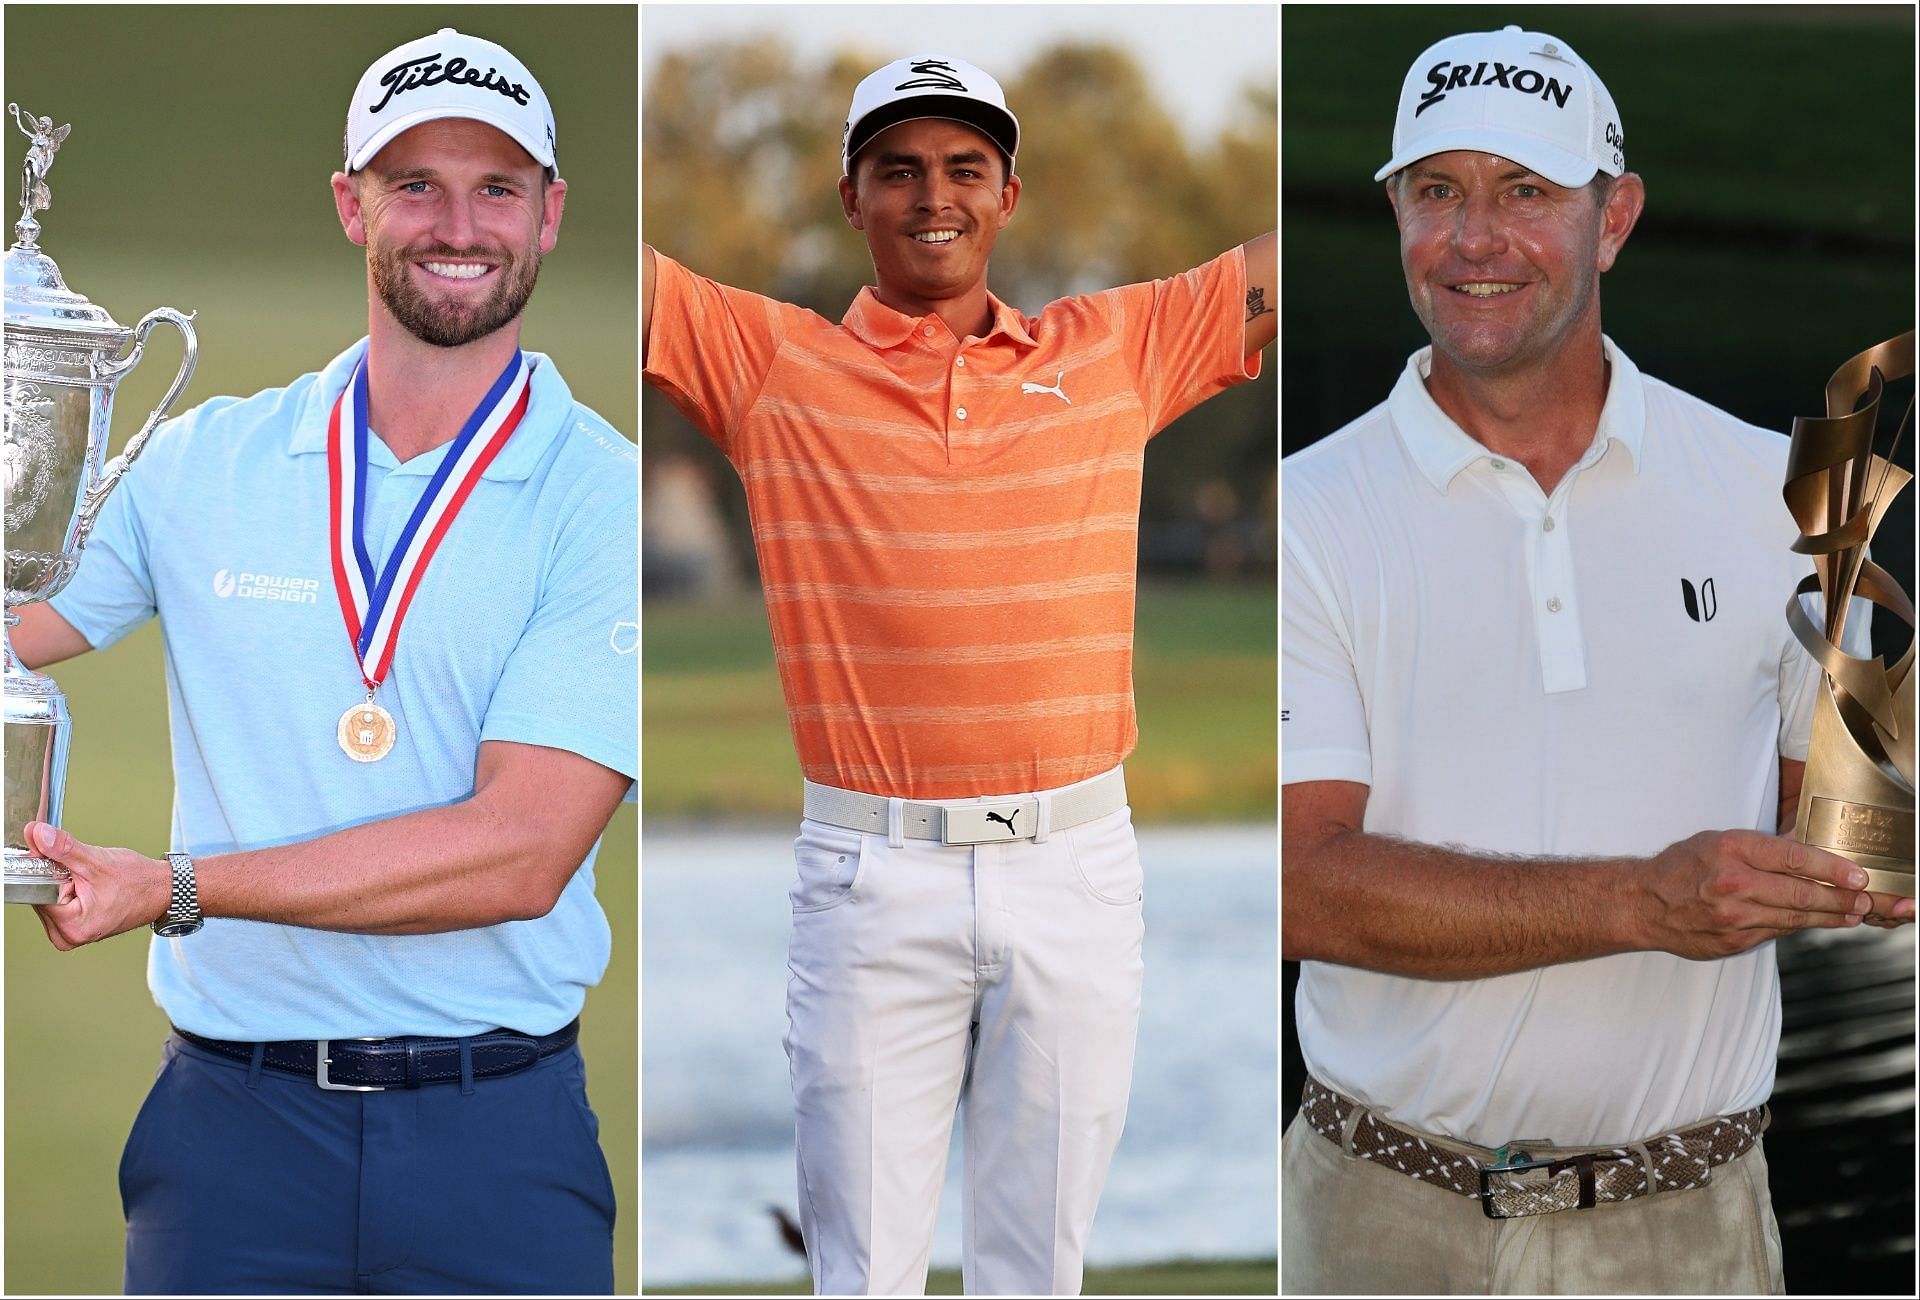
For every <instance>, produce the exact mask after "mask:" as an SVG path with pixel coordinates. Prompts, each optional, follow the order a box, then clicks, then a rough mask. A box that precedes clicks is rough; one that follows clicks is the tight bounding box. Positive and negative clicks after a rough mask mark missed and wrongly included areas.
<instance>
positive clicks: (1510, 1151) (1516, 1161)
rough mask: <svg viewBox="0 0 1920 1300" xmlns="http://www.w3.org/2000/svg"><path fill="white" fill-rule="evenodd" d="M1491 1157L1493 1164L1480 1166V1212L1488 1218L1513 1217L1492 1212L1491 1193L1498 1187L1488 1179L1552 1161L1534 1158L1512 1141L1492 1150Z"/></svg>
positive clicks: (1540, 1166)
mask: <svg viewBox="0 0 1920 1300" xmlns="http://www.w3.org/2000/svg"><path fill="white" fill-rule="evenodd" d="M1493 1159H1494V1163H1493V1164H1490V1165H1481V1166H1480V1212H1481V1213H1483V1214H1485V1215H1486V1216H1487V1217H1488V1218H1489V1219H1511V1218H1513V1217H1514V1216H1513V1215H1511V1214H1496V1213H1494V1209H1493V1194H1494V1192H1495V1191H1496V1190H1498V1189H1497V1188H1495V1187H1494V1186H1493V1184H1492V1182H1491V1181H1490V1180H1491V1179H1492V1177H1493V1175H1495V1174H1519V1173H1525V1172H1526V1171H1527V1170H1529V1169H1546V1168H1548V1167H1549V1166H1551V1165H1552V1164H1553V1163H1554V1162H1553V1161H1551V1160H1535V1159H1534V1158H1533V1157H1532V1156H1531V1155H1529V1154H1528V1153H1527V1152H1525V1151H1523V1150H1519V1149H1517V1148H1516V1147H1515V1146H1514V1144H1512V1143H1508V1144H1507V1145H1506V1146H1503V1147H1501V1148H1500V1149H1499V1150H1498V1151H1496V1152H1494V1153H1493Z"/></svg>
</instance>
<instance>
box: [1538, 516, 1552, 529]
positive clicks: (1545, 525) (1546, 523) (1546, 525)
mask: <svg viewBox="0 0 1920 1300" xmlns="http://www.w3.org/2000/svg"><path fill="white" fill-rule="evenodd" d="M1540 531H1541V532H1543V533H1550V532H1552V531H1553V516H1552V515H1548V516H1547V517H1546V518H1545V519H1542V520H1541V521H1540Z"/></svg>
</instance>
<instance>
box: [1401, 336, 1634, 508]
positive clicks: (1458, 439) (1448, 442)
mask: <svg viewBox="0 0 1920 1300" xmlns="http://www.w3.org/2000/svg"><path fill="white" fill-rule="evenodd" d="M1600 345H1601V347H1602V348H1603V349H1604V350H1605V352H1606V357H1607V361H1608V362H1609V363H1610V365H1611V377H1610V379H1609V381H1608V384H1607V400H1606V402H1605V404H1604V405H1602V406H1601V408H1600V422H1599V424H1598V425H1597V426H1596V427H1595V429H1594V434H1593V442H1592V444H1591V445H1590V446H1589V447H1588V448H1587V452H1586V454H1585V455H1584V456H1582V457H1581V458H1580V462H1579V463H1580V465H1582V466H1585V465H1591V464H1592V463H1593V462H1595V461H1596V460H1598V459H1600V457H1601V456H1602V455H1604V454H1605V453H1606V449H1607V444H1608V443H1609V442H1618V443H1619V444H1620V445H1621V446H1622V447H1624V448H1625V449H1626V452H1627V456H1628V457H1629V459H1630V460H1631V462H1632V465H1633V472H1634V473H1636V474H1637V473H1639V472H1640V444H1641V441H1642V438H1643V436H1644V435H1645V433H1646V427H1647V399H1646V393H1645V391H1644V390H1643V389H1642V388H1641V382H1640V370H1639V368H1638V367H1637V366H1635V365H1634V364H1633V362H1632V361H1630V360H1628V359H1627V354H1626V353H1624V352H1622V351H1621V350H1620V349H1619V348H1617V347H1615V346H1614V343H1613V340H1612V339H1610V338H1607V337H1606V336H1605V335H1602V336H1601V338H1600ZM1432 370H1433V349H1432V348H1431V347H1424V348H1421V349H1420V350H1419V351H1418V352H1416V353H1414V354H1413V355H1412V356H1411V357H1408V358H1407V368H1406V369H1405V370H1404V371H1402V372H1401V374H1400V379H1399V382H1398V383H1396V384H1394V386H1393V392H1392V394H1391V395H1389V396H1388V398H1387V411H1388V414H1389V415H1391V416H1392V418H1393V427H1394V429H1395V430H1396V431H1397V432H1398V433H1399V435H1400V441H1401V443H1402V444H1403V445H1404V446H1405V447H1406V449H1407V454H1408V455H1409V456H1411V457H1412V458H1413V463H1414V464H1415V465H1418V466H1419V467H1420V472H1421V473H1422V474H1423V475H1425V476H1426V479H1427V481H1428V482H1430V483H1432V484H1433V486H1434V487H1435V488H1436V489H1438V490H1439V491H1441V492H1445V491H1446V490H1447V486H1448V484H1450V483H1452V482H1453V478H1454V475H1456V474H1458V473H1459V472H1460V471H1461V470H1463V469H1465V468H1466V467H1467V466H1469V465H1471V464H1473V462H1474V461H1476V460H1481V459H1492V457H1493V453H1492V452H1491V451H1489V450H1488V449H1487V447H1486V444H1484V443H1482V442H1479V441H1477V440H1476V439H1474V438H1473V437H1472V436H1471V435H1470V434H1468V433H1467V432H1466V430H1464V429H1462V428H1461V427H1460V426H1459V425H1457V424H1455V423H1454V422H1453V417H1451V416H1449V415H1448V414H1447V413H1446V412H1445V411H1443V410H1441V409H1440V404H1439V403H1438V402H1435V401H1434V400H1433V394H1431V393H1429V392H1428V391H1427V384H1426V379H1427V376H1428V375H1429V374H1430V373H1432Z"/></svg>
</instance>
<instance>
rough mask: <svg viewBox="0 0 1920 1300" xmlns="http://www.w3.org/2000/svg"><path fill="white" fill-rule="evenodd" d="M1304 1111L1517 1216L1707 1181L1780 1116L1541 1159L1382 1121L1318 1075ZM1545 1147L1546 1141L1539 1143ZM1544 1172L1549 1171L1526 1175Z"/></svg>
mask: <svg viewBox="0 0 1920 1300" xmlns="http://www.w3.org/2000/svg"><path fill="white" fill-rule="evenodd" d="M1300 1113H1301V1115H1302V1116H1304V1117H1305V1118H1306V1121H1307V1123H1308V1124H1310V1125H1311V1126H1312V1127H1313V1131H1314V1132H1316V1133H1318V1134H1319V1135H1320V1136H1321V1137H1324V1138H1326V1139H1327V1140H1328V1141H1329V1142H1332V1143H1334V1144H1335V1145H1336V1146H1339V1147H1340V1148H1341V1149H1342V1150H1345V1151H1350V1152H1351V1153H1352V1154H1354V1155H1356V1156H1358V1157H1360V1158H1361V1159H1362V1160H1371V1161H1372V1162H1373V1163H1375V1164H1377V1165H1383V1166H1385V1167H1386V1168H1388V1169H1393V1170H1397V1171H1399V1172H1400V1173H1403V1174H1406V1175H1407V1176H1408V1177H1410V1178H1416V1179H1418V1180H1420V1181H1421V1182H1423V1183H1428V1184H1430V1185H1432V1186H1434V1187H1440V1188H1444V1189H1445V1190H1447V1191H1449V1192H1457V1193H1459V1194H1460V1195H1461V1196H1466V1197H1471V1198H1472V1199H1474V1200H1476V1201H1479V1202H1480V1208H1481V1209H1482V1210H1483V1211H1484V1212H1485V1213H1486V1216H1487V1217H1488V1218H1489V1219H1518V1218H1524V1217H1526V1216H1528V1215H1533V1214H1553V1213H1555V1212H1556V1211H1559V1210H1572V1209H1581V1210H1585V1209H1590V1208H1592V1207H1593V1206H1594V1205H1597V1204H1599V1203H1601V1202H1608V1201H1630V1200H1634V1199H1635V1198H1637V1197H1644V1196H1649V1195H1652V1194H1654V1193H1656V1192H1678V1191H1686V1190H1688V1189H1689V1188H1694V1187H1705V1186H1706V1185H1707V1183H1708V1182H1709V1181H1710V1180H1711V1179H1712V1177H1713V1169H1714V1166H1716V1165H1724V1164H1726V1163H1727V1162H1728V1161H1729V1160H1733V1159H1735V1158H1737V1157H1739V1156H1743V1155H1745V1154H1746V1153H1747V1152H1748V1151H1750V1150H1752V1149H1753V1145H1754V1143H1756V1142H1758V1141H1759V1140H1760V1135H1761V1134H1762V1133H1763V1132H1765V1131H1766V1128H1767V1125H1768V1124H1769V1123H1771V1122H1772V1116H1771V1115H1770V1114H1769V1113H1768V1111H1767V1108H1766V1107H1765V1106H1757V1107H1755V1108H1754V1109H1752V1110H1749V1111H1743V1112H1741V1113H1740V1114H1738V1115H1725V1116H1722V1117H1720V1118H1719V1119H1710V1120H1708V1121H1706V1122H1705V1123H1704V1124H1698V1125H1695V1126H1694V1127H1692V1128H1685V1129H1679V1130H1676V1131H1675V1132H1672V1133H1662V1134H1661V1135H1660V1136H1658V1137H1651V1138H1648V1139H1647V1140H1646V1141H1645V1142H1633V1143H1629V1144H1628V1145H1626V1146H1619V1147H1603V1148H1600V1149H1598V1150H1594V1151H1576V1152H1573V1153H1571V1154H1562V1155H1551V1156H1547V1157H1543V1158H1540V1159H1536V1158H1534V1156H1533V1155H1532V1153H1530V1152H1527V1151H1523V1150H1519V1149H1517V1148H1518V1146H1519V1145H1520V1144H1519V1143H1508V1144H1507V1145H1506V1146H1503V1147H1501V1148H1500V1149H1499V1150H1498V1151H1496V1152H1495V1153H1494V1158H1493V1159H1492V1160H1487V1159H1485V1158H1484V1157H1481V1156H1476V1155H1474V1154H1473V1153H1472V1152H1470V1151H1467V1150H1465V1149H1463V1148H1460V1147H1455V1146H1451V1145H1442V1144H1441V1143H1440V1142H1438V1141H1437V1140H1436V1139H1433V1138H1430V1137H1425V1136H1422V1135H1420V1134H1418V1133H1409V1132H1408V1131H1407V1130H1405V1129H1402V1128H1396V1127H1394V1126H1393V1125H1392V1124H1389V1123H1387V1122H1386V1121H1385V1120H1383V1119H1381V1118H1380V1116H1379V1115H1377V1114H1375V1113H1374V1112H1373V1111H1370V1110H1368V1109H1367V1108H1366V1107H1364V1106H1362V1105H1361V1104H1360V1103H1359V1102H1357V1101H1354V1100H1353V1099H1352V1098H1350V1097H1343V1096H1341V1095H1340V1094H1339V1093H1337V1092H1335V1091H1333V1089H1331V1088H1329V1087H1327V1086H1326V1085H1325V1084H1323V1083H1321V1082H1320V1081H1319V1080H1317V1079H1313V1078H1309V1079H1308V1080H1307V1087H1306V1091H1305V1092H1304V1093H1303V1094H1302V1095H1301V1098H1300ZM1534 1145H1536V1146H1540V1147H1542V1148H1545V1147H1546V1146H1547V1145H1548V1144H1547V1143H1545V1142H1537V1143H1534ZM1537 1170H1543V1171H1545V1174H1544V1177H1541V1178H1532V1179H1526V1180H1522V1179H1521V1178H1520V1177H1519V1175H1522V1174H1528V1173H1532V1172H1534V1171H1537Z"/></svg>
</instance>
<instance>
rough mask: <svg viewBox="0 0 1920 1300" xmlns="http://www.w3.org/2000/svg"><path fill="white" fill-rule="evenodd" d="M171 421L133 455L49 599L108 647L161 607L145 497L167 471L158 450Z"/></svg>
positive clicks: (96, 643)
mask: <svg viewBox="0 0 1920 1300" xmlns="http://www.w3.org/2000/svg"><path fill="white" fill-rule="evenodd" d="M169 431H170V430H169V428H168V426H165V425H163V426H161V427H160V428H159V429H158V430H156V431H155V434H154V438H153V441H152V442H151V443H150V446H151V447H152V448H153V449H154V450H153V451H149V452H148V453H147V455H146V456H143V457H142V458H140V459H138V460H136V461H134V463H133V464H132V465H131V466H130V467H129V468H128V469H127V472H126V475H125V477H123V478H122V479H121V480H120V482H119V483H118V484H117V485H116V486H115V488H114V490H113V491H112V492H111V493H109V494H108V495H107V499H106V502H105V504H103V505H102V506H101V507H100V515H99V518H98V519H97V520H96V521H95V522H94V527H93V532H92V533H91V534H89V535H88V537H87V543H86V546H85V547H84V548H83V549H82V550H81V552H80V565H79V567H78V568H77V569H76V570H75V571H74V575H73V577H72V578H71V579H70V580H69V581H68V582H67V585H66V588H65V589H64V590H62V591H61V592H60V593H59V594H58V595H56V596H54V597H53V599H52V600H51V601H49V602H48V603H49V604H51V605H52V607H53V610H54V612H55V613H57V614H59V615H60V617H62V618H64V619H66V620H67V622H68V623H71V624H72V625H73V628H74V630H75V631H76V632H78V633H79V634H80V635H81V636H83V637H85V638H86V639H87V644H88V645H90V646H92V647H93V648H94V649H96V650H104V649H106V648H107V647H108V646H110V645H112V644H113V643H114V642H115V641H118V640H119V639H120V638H121V637H124V636H126V635H127V634H128V633H129V632H132V631H134V630H135V629H136V628H138V627H139V626H140V625H141V624H142V623H145V622H146V621H147V620H148V619H150V618H152V617H153V616H154V615H155V613H156V612H158V606H157V602H156V600H155V597H154V587H153V566H152V562H151V557H150V556H149V553H148V536H149V534H148V529H147V520H146V517H145V503H146V501H147V499H148V493H149V492H150V491H151V489H152V486H153V479H154V478H155V477H156V476H158V475H161V474H163V473H164V472H165V471H164V469H163V467H162V466H161V465H160V464H159V463H158V458H157V457H156V456H155V451H158V450H159V449H160V448H161V447H163V446H165V445H166V435H167V433H168V432H169Z"/></svg>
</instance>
